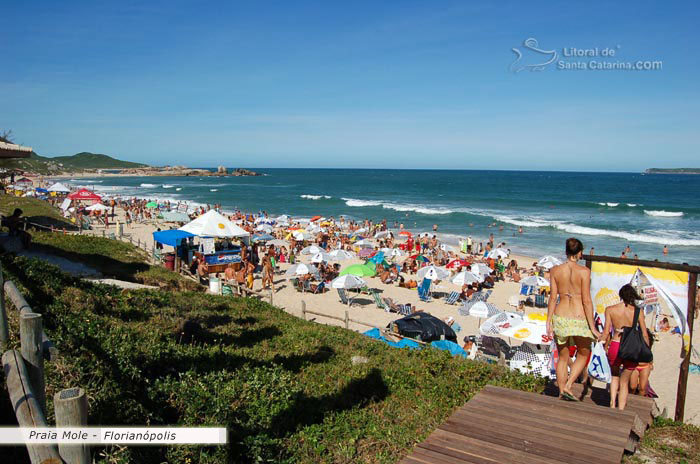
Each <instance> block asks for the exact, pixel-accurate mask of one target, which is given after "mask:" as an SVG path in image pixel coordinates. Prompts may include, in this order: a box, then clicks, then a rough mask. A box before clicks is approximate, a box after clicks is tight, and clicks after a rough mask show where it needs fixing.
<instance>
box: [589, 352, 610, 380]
mask: <svg viewBox="0 0 700 464" xmlns="http://www.w3.org/2000/svg"><path fill="white" fill-rule="evenodd" d="M588 375H590V376H591V377H593V378H594V379H597V380H600V381H601V382H605V383H610V380H611V378H612V375H611V373H610V364H609V363H608V357H607V355H606V354H605V348H604V345H603V342H597V343H596V344H595V345H593V350H592V351H591V360H590V362H589V363H588Z"/></svg>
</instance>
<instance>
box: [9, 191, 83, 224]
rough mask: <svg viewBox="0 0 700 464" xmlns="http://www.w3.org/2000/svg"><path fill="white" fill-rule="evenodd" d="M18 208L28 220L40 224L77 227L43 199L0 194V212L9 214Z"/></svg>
mask: <svg viewBox="0 0 700 464" xmlns="http://www.w3.org/2000/svg"><path fill="white" fill-rule="evenodd" d="M15 208H20V209H21V210H22V211H23V212H24V214H23V216H24V217H26V218H27V219H29V222H32V223H34V224H40V225H42V226H46V227H50V226H54V227H56V228H59V229H62V228H64V227H65V228H66V229H67V230H77V227H76V226H75V225H74V224H73V223H71V222H70V221H69V220H68V219H66V218H64V217H63V216H61V213H60V212H59V210H58V209H57V208H54V207H53V206H51V205H50V204H49V203H47V202H46V201H44V200H39V199H36V198H31V197H15V196H12V195H0V212H1V213H2V214H3V215H4V216H9V215H10V214H12V212H13V211H14V210H15Z"/></svg>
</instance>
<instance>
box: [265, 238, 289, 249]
mask: <svg viewBox="0 0 700 464" xmlns="http://www.w3.org/2000/svg"><path fill="white" fill-rule="evenodd" d="M267 244H268V245H273V246H276V247H283V246H284V247H288V246H289V242H288V241H286V240H280V239H278V238H276V239H274V240H268V242H267Z"/></svg>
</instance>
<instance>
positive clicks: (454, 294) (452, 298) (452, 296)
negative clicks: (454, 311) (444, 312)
mask: <svg viewBox="0 0 700 464" xmlns="http://www.w3.org/2000/svg"><path fill="white" fill-rule="evenodd" d="M457 298H459V292H452V293H450V294H449V295H448V296H447V298H445V303H447V304H448V305H453V304H455V303H457Z"/></svg>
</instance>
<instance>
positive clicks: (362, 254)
mask: <svg viewBox="0 0 700 464" xmlns="http://www.w3.org/2000/svg"><path fill="white" fill-rule="evenodd" d="M373 253H374V251H373V250H372V249H371V248H361V249H360V251H358V252H357V256H358V257H359V258H369V257H370V256H372V254H373Z"/></svg>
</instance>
